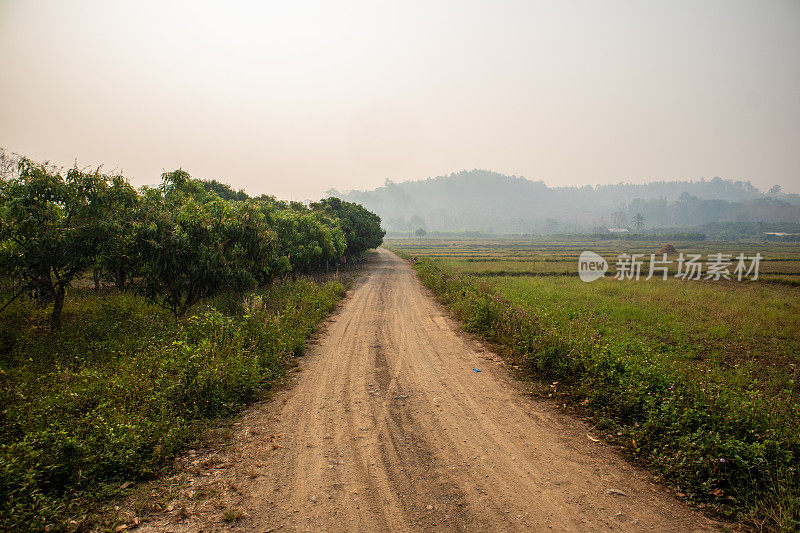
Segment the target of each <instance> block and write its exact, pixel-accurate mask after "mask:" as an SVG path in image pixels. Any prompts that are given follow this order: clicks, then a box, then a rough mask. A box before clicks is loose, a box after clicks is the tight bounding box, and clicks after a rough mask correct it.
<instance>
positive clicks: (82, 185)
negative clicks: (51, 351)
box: [0, 159, 113, 329]
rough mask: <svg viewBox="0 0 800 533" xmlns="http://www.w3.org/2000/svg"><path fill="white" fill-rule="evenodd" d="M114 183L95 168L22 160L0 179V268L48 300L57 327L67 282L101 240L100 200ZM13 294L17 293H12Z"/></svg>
mask: <svg viewBox="0 0 800 533" xmlns="http://www.w3.org/2000/svg"><path fill="white" fill-rule="evenodd" d="M110 188H111V189H113V185H111V184H109V180H108V179H107V178H106V177H105V176H102V175H101V174H100V173H99V172H92V173H86V172H82V171H79V170H77V169H73V170H70V171H69V173H68V174H67V176H66V178H65V177H64V176H62V175H61V173H60V172H56V171H53V170H51V169H50V168H48V167H47V166H46V165H37V164H34V163H32V162H31V161H29V160H27V159H23V160H22V161H21V162H20V164H19V176H17V177H14V178H12V179H10V180H7V181H3V182H2V183H0V269H2V271H3V273H4V274H6V275H8V276H11V277H13V278H16V279H19V280H21V281H22V289H20V290H18V293H17V294H20V293H21V292H22V291H24V290H28V291H33V292H35V293H36V296H37V298H38V299H40V300H44V301H51V300H52V301H53V302H54V303H53V312H52V315H51V324H52V326H53V328H54V329H57V328H58V326H59V323H60V319H61V310H62V307H63V302H64V296H65V294H66V290H67V287H68V286H69V285H70V283H71V282H72V281H73V280H74V279H75V277H76V276H78V275H79V274H80V273H82V272H83V271H84V270H85V269H86V268H87V267H89V266H90V265H91V264H92V262H93V261H94V260H95V257H96V255H97V250H98V248H99V246H100V242H101V241H102V240H103V238H104V230H103V228H102V227H101V225H102V224H101V220H102V219H103V216H104V212H103V209H104V207H105V204H104V199H105V197H106V196H107V194H108V192H109V189H110ZM14 297H16V295H15V296H14Z"/></svg>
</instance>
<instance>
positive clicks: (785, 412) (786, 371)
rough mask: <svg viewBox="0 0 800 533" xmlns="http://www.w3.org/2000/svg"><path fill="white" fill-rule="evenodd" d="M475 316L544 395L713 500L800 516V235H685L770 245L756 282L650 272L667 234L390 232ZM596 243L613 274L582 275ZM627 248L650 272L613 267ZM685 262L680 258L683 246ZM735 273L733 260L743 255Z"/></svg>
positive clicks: (469, 318) (687, 246)
mask: <svg viewBox="0 0 800 533" xmlns="http://www.w3.org/2000/svg"><path fill="white" fill-rule="evenodd" d="M388 244H389V245H390V246H391V247H393V249H395V250H396V251H398V252H399V253H401V254H402V255H404V256H405V257H409V258H412V259H416V264H417V268H418V271H419V273H420V276H421V278H422V279H423V281H424V282H425V283H426V284H427V285H428V286H429V287H430V288H431V289H433V291H434V293H436V294H437V296H438V297H439V298H440V300H442V301H443V302H444V303H445V304H447V305H448V306H449V307H450V308H451V309H452V310H453V311H454V312H455V313H456V315H457V316H459V317H460V318H461V319H462V320H463V321H464V322H465V323H466V327H467V329H470V330H472V331H474V332H476V333H478V334H479V335H482V336H483V337H485V338H487V339H489V340H492V341H495V342H497V343H499V344H501V345H504V346H505V347H506V348H508V350H509V352H510V353H511V355H513V356H515V357H518V358H519V359H520V360H521V361H522V364H523V365H524V366H525V368H526V369H527V370H529V371H530V372H531V373H532V374H533V375H534V376H536V377H538V378H540V379H545V380H547V382H546V383H547V385H546V386H543V387H542V388H543V393H544V394H545V395H546V396H551V397H555V398H558V399H559V400H563V401H564V403H566V404H571V405H572V406H573V407H574V408H575V409H577V410H578V411H580V412H581V413H584V414H586V415H587V416H591V417H592V418H593V420H594V421H595V423H596V424H598V426H599V427H602V428H604V429H605V430H606V433H607V436H608V438H609V440H612V441H614V442H617V443H618V444H620V445H622V446H624V447H625V449H626V451H627V453H628V454H629V455H630V456H631V457H633V458H635V459H636V460H639V461H642V462H644V463H646V464H648V465H650V466H651V467H652V468H653V469H654V470H655V471H656V472H658V473H659V474H661V475H663V476H664V477H665V478H666V479H668V480H669V481H670V482H671V483H673V484H674V485H675V486H676V487H677V490H678V492H680V493H681V494H685V495H686V497H687V498H688V499H690V500H692V501H694V502H695V504H697V505H698V506H700V507H706V508H709V509H712V510H713V511H714V512H716V513H721V514H727V515H729V516H738V517H739V518H745V519H748V520H752V521H754V522H757V523H765V524H768V525H769V524H772V525H776V524H777V525H779V526H780V527H782V528H790V529H791V528H796V527H798V526H799V525H800V523H798V522H797V520H798V485H797V483H798V477H797V475H798V474H797V470H796V464H797V457H798V453H800V435H799V433H800V430H799V428H800V410H799V409H798V406H797V405H798V403H797V400H798V396H800V385H798V381H797V377H798V364H800V286H799V285H800V247H798V246H797V245H791V244H764V245H762V244H755V243H746V244H737V243H676V247H677V248H678V251H679V252H683V253H685V254H689V253H696V254H701V255H702V256H703V259H704V260H705V258H706V256H707V255H710V254H717V253H723V254H731V255H732V256H734V257H736V256H738V254H739V253H744V254H745V256H747V257H750V256H753V255H755V254H756V253H760V254H761V256H762V257H763V259H762V262H761V265H760V274H759V278H758V280H757V281H748V280H745V281H741V282H740V281H735V276H734V281H726V280H720V281H705V280H704V281H684V280H681V279H675V277H674V275H675V273H676V272H675V270H676V269H675V267H676V264H675V263H673V264H672V265H671V267H670V276H669V279H667V280H663V279H661V278H660V277H656V278H654V279H651V280H646V279H645V278H646V277H647V265H648V261H649V254H651V253H653V252H656V251H657V250H659V249H660V248H661V246H662V245H663V244H664V243H658V242H632V241H607V242H600V243H596V242H588V241H587V242H580V241H578V242H554V243H545V242H536V241H533V242H531V241H520V240H495V241H470V240H451V241H426V240H392V241H389V243H388ZM584 250H591V251H594V252H596V253H598V254H599V255H601V256H602V257H604V258H605V259H606V260H607V261H608V263H609V266H610V269H609V274H607V275H606V277H605V278H604V279H600V280H597V281H594V282H592V283H585V282H583V281H581V279H580V278H579V277H578V276H577V270H578V256H579V255H580V253H581V252H582V251H584ZM621 253H627V254H634V253H637V254H645V265H644V266H643V268H642V277H641V279H640V280H638V281H635V280H628V279H625V280H617V279H614V274H615V270H616V269H615V263H616V261H617V257H618V256H619V254H621ZM670 258H671V259H675V258H676V257H675V255H674V254H673V255H671V256H670ZM731 270H733V268H731Z"/></svg>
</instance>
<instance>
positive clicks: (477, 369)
mask: <svg viewBox="0 0 800 533" xmlns="http://www.w3.org/2000/svg"><path fill="white" fill-rule="evenodd" d="M472 371H473V372H480V371H481V369H480V368H473V369H472Z"/></svg>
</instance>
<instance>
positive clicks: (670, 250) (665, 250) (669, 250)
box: [656, 244, 678, 255]
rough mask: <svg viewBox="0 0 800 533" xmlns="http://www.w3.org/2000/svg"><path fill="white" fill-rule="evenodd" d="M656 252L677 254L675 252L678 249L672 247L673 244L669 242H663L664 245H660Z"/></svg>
mask: <svg viewBox="0 0 800 533" xmlns="http://www.w3.org/2000/svg"><path fill="white" fill-rule="evenodd" d="M656 253H657V254H667V255H670V254H677V253H678V250H676V249H675V247H674V246H672V245H671V244H665V245H664V246H662V247H661V249H660V250H659V251H657V252H656Z"/></svg>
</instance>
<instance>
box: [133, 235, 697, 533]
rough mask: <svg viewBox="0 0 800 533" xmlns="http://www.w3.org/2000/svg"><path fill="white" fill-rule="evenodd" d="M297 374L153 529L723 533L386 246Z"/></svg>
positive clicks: (248, 417)
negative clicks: (506, 357)
mask: <svg viewBox="0 0 800 533" xmlns="http://www.w3.org/2000/svg"><path fill="white" fill-rule="evenodd" d="M302 367H303V371H302V372H301V373H299V374H298V378H297V383H296V384H295V385H294V386H293V387H289V388H287V389H286V390H285V391H282V392H281V393H279V394H278V395H277V397H276V398H275V399H273V400H272V401H270V402H265V403H264V404H261V405H258V406H255V407H254V408H252V409H251V410H250V411H249V412H248V413H246V414H245V415H244V416H243V417H242V418H241V420H240V421H239V422H238V424H237V426H236V428H237V430H236V432H235V436H234V438H233V443H232V444H231V445H230V446H228V447H227V448H226V449H225V450H223V451H222V452H214V454H213V456H211V457H203V456H202V454H197V455H196V456H197V457H198V458H197V459H195V460H191V459H192V458H193V457H194V455H192V456H190V457H189V459H190V461H189V464H190V465H192V464H193V466H192V468H194V470H193V474H192V475H191V476H189V480H188V481H186V482H185V484H184V489H183V496H182V497H181V498H179V499H178V500H177V501H176V502H175V504H174V505H172V506H171V512H170V513H166V514H164V515H162V516H157V517H155V518H154V519H152V520H151V521H149V522H148V523H146V524H143V528H144V529H145V530H152V531H197V530H203V531H215V530H229V528H231V527H233V528H235V529H237V528H238V529H241V530H244V531H262V532H263V531H315V532H316V531H367V532H378V531H420V530H424V531H517V530H521V531H540V530H541V531H552V530H555V531H598V530H612V529H613V530H622V531H642V530H644V531H681V532H684V531H697V530H705V529H711V528H713V524H712V523H711V522H709V521H707V520H705V519H704V518H702V517H700V516H699V515H697V514H696V513H694V512H692V511H690V510H688V509H687V508H686V507H685V506H683V505H682V504H680V503H679V502H678V501H677V500H675V499H673V498H672V497H671V495H670V494H667V493H666V491H665V490H664V489H663V488H659V487H657V486H655V485H653V484H651V483H650V482H649V480H650V477H649V476H648V475H647V474H646V473H643V472H642V471H641V470H638V469H636V468H633V467H631V466H630V465H628V464H627V463H626V462H625V461H623V460H621V459H620V458H619V457H618V456H617V455H616V454H615V453H614V452H613V451H612V450H611V449H610V448H609V447H608V446H605V445H603V444H602V443H597V442H593V441H592V440H590V439H589V438H588V437H587V432H588V431H589V429H588V428H587V427H586V426H585V425H584V424H583V423H581V422H579V421H576V420H575V419H573V418H570V417H568V416H566V415H562V414H560V413H558V412H556V411H555V410H553V409H552V408H551V407H549V406H547V405H543V404H540V403H537V402H535V401H532V400H531V399H530V398H529V397H527V396H525V395H524V393H523V391H522V390H521V385H520V384H519V383H517V382H515V381H514V380H513V379H511V378H510V377H509V375H508V370H507V369H506V367H505V366H504V365H503V364H501V363H500V362H499V358H497V357H496V356H495V355H494V354H492V353H491V352H490V351H487V350H486V349H485V348H483V347H482V346H481V345H480V344H479V343H477V342H475V341H473V340H471V339H470V338H469V337H467V336H466V335H464V334H463V333H461V332H460V330H459V328H458V325H457V324H456V323H454V322H453V321H452V320H451V319H450V318H448V316H447V314H446V312H445V311H444V309H443V308H442V307H441V306H440V305H439V304H437V303H436V302H435V301H434V300H433V298H432V297H431V295H430V294H429V293H428V292H427V289H425V288H424V287H422V285H421V284H420V283H419V281H418V280H417V278H416V276H415V274H414V272H413V270H412V269H411V268H410V267H409V266H408V265H407V264H406V263H405V262H403V261H401V260H400V259H399V258H397V257H396V256H395V255H393V254H392V253H390V252H388V251H386V250H379V252H378V254H377V257H376V259H375V260H374V261H373V264H372V266H370V267H369V269H368V271H367V272H366V273H365V274H364V275H363V276H362V278H361V281H360V282H359V284H358V285H357V286H356V287H355V288H354V289H353V291H352V292H351V294H350V295H349V296H348V298H347V300H346V301H345V302H344V304H343V306H342V308H341V309H340V310H339V311H338V312H337V313H336V314H335V316H334V317H333V318H332V319H331V320H330V322H329V323H328V324H327V326H326V328H325V330H324V332H323V334H322V335H321V336H320V338H319V341H318V342H317V343H316V344H314V345H312V346H311V348H310V350H309V354H308V355H307V356H306V357H304V358H303V362H302ZM476 368H477V369H479V370H481V371H480V372H475V371H474V370H473V369H476ZM609 489H611V490H609ZM614 492H619V493H622V494H619V493H616V494H615V493H614Z"/></svg>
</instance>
